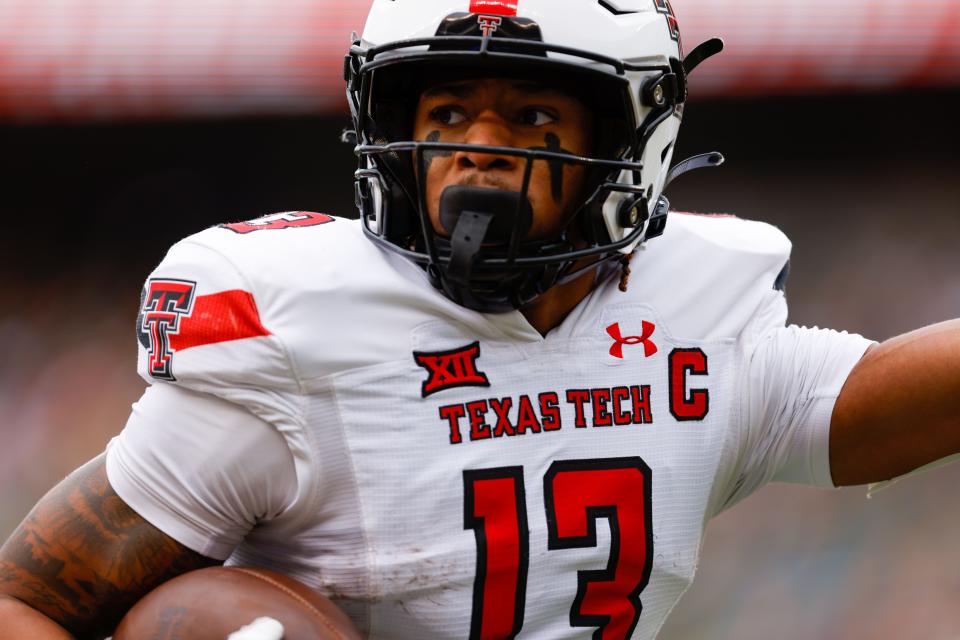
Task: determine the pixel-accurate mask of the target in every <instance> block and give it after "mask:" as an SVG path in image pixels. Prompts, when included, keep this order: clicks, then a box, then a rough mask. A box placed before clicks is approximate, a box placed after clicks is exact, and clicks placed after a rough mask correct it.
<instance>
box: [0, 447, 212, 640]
mask: <svg viewBox="0 0 960 640" xmlns="http://www.w3.org/2000/svg"><path fill="white" fill-rule="evenodd" d="M215 564H220V562H218V561H216V560H212V559H210V558H207V557H204V556H202V555H200V554H198V553H196V552H194V551H191V550H190V549H187V548H186V547H184V546H183V545H181V544H179V543H178V542H176V541H175V540H173V539H172V538H170V537H169V536H167V535H165V534H164V533H162V532H160V530H158V529H157V528H156V527H154V526H153V525H151V524H150V523H148V522H147V521H146V520H144V519H143V518H141V517H140V516H139V515H137V514H136V513H135V512H134V511H133V510H132V509H131V508H130V507H128V506H127V505H126V503H124V502H123V500H121V499H120V498H119V497H118V496H117V494H116V493H114V492H113V490H112V489H111V488H110V483H109V482H108V481H107V473H106V468H105V464H104V456H102V455H101V456H99V457H97V458H94V459H93V460H91V461H90V462H89V463H87V464H86V465H84V466H83V467H81V468H80V469H78V470H76V471H74V472H73V473H72V474H71V475H70V476H68V477H67V478H66V479H65V480H63V481H62V482H61V483H60V484H58V485H57V486H56V487H54V488H53V489H52V490H51V491H50V492H49V493H48V494H47V495H46V496H44V497H43V498H42V499H41V500H40V502H39V503H37V505H36V506H35V507H34V508H33V510H32V511H31V512H30V514H29V515H28V516H27V517H26V519H24V521H23V522H22V523H21V524H20V526H19V527H17V529H16V531H14V532H13V534H12V535H11V536H10V538H9V539H8V540H7V541H6V542H5V543H4V545H3V547H2V548H0V620H3V624H2V625H0V640H12V639H14V638H17V639H22V638H33V639H39V640H43V639H46V638H67V637H69V636H68V635H67V633H66V631H69V632H70V633H72V634H74V635H76V636H78V637H80V638H84V637H96V635H95V634H97V633H98V632H103V631H105V632H106V634H107V635H108V634H109V631H110V630H111V629H112V628H113V626H114V625H115V624H116V622H117V621H118V620H119V619H120V618H121V617H122V616H123V614H124V613H125V612H126V611H127V609H129V608H130V607H131V606H132V605H133V604H134V603H135V602H136V601H137V600H139V599H140V598H141V597H142V596H143V595H145V594H146V593H147V592H149V591H151V590H152V589H153V588H154V587H156V586H157V585H159V584H160V583H162V582H165V581H166V580H169V579H170V578H172V577H174V576H176V575H179V574H181V573H184V572H186V571H190V570H192V569H199V568H201V567H206V566H211V565H215ZM64 630H66V631H64Z"/></svg>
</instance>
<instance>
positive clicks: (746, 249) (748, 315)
mask: <svg viewBox="0 0 960 640" xmlns="http://www.w3.org/2000/svg"><path fill="white" fill-rule="evenodd" d="M790 250H791V244H790V240H789V239H787V237H786V236H785V235H784V234H783V232H782V231H780V230H779V229H778V228H776V227H774V226H773V225H770V224H767V223H764V222H756V221H752V220H743V219H740V218H737V217H734V216H719V215H718V216H711V215H691V214H682V213H680V214H678V213H671V214H670V218H669V221H668V223H667V229H666V232H665V233H664V235H663V237H662V238H657V239H655V240H652V241H651V242H650V243H649V244H648V245H645V247H644V248H643V249H641V250H640V251H639V252H638V255H637V256H636V257H635V259H634V261H633V271H634V273H635V280H633V281H632V282H631V287H630V289H631V299H635V300H638V301H639V300H642V301H644V302H647V303H650V304H653V305H654V306H655V308H656V309H657V312H658V313H659V314H660V315H661V316H664V318H663V319H664V320H665V321H667V323H668V325H669V326H670V327H671V328H672V331H673V332H674V333H675V334H677V337H683V338H688V339H716V338H736V337H737V336H739V335H740V334H741V332H742V331H743V330H744V328H746V326H747V325H748V324H749V323H750V321H751V319H752V318H753V317H754V316H755V314H756V312H757V310H758V308H759V307H760V306H761V304H762V303H763V302H764V300H766V299H768V298H769V296H770V295H771V294H774V293H775V292H776V291H778V290H782V289H783V284H784V281H785V280H786V273H788V271H787V265H788V263H789V261H790Z"/></svg>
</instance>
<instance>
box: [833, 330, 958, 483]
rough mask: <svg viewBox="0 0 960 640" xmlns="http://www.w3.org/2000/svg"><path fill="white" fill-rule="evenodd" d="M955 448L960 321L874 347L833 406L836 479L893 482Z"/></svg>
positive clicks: (841, 481)
mask: <svg viewBox="0 0 960 640" xmlns="http://www.w3.org/2000/svg"><path fill="white" fill-rule="evenodd" d="M955 453H960V320H952V321H949V322H943V323H941V324H936V325H932V326H929V327H925V328H923V329H919V330H917V331H913V332H911V333H907V334H904V335H902V336H898V337H896V338H892V339H890V340H887V341H886V342H884V343H882V344H880V345H877V346H875V347H873V348H872V349H870V350H869V351H868V352H867V353H866V355H864V357H863V359H862V360H861V361H860V362H859V363H858V364H857V366H856V367H854V369H853V371H852V372H851V373H850V376H849V378H847V381H846V383H845V384H844V387H843V390H842V391H841V392H840V396H839V397H838V398H837V403H836V405H835V407H834V411H833V419H832V421H831V425H830V469H831V473H832V474H833V481H834V483H835V484H836V485H838V486H839V485H852V484H865V483H868V482H879V481H882V480H888V479H890V478H893V477H895V476H899V475H903V474H905V473H908V472H910V471H912V470H914V469H916V468H918V467H921V466H923V465H925V464H928V463H930V462H933V461H935V460H939V459H941V458H945V457H947V456H950V455H953V454H955Z"/></svg>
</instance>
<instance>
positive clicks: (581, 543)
mask: <svg viewBox="0 0 960 640" xmlns="http://www.w3.org/2000/svg"><path fill="white" fill-rule="evenodd" d="M650 475H651V473H650V468H649V467H648V466H647V465H646V463H644V462H643V460H641V459H640V458H638V457H633V458H606V459H599V460H564V461H558V462H554V463H553V464H552V465H550V469H548V470H547V473H546V475H545V476H544V478H543V495H544V506H545V509H546V517H547V536H548V539H547V548H548V549H550V550H555V549H572V548H580V547H595V546H597V520H598V519H599V518H606V519H607V520H608V521H609V523H610V532H611V541H610V559H609V561H608V562H607V567H606V568H605V569H600V570H592V571H579V572H578V575H577V585H578V587H577V596H576V598H575V599H574V601H573V606H572V607H571V609H570V625H571V626H574V627H596V628H597V631H596V632H595V633H594V635H593V637H594V638H597V639H600V640H621V639H623V638H628V637H630V634H631V633H633V630H634V629H635V628H636V626H637V622H638V621H639V619H640V612H641V609H642V607H641V604H640V593H641V592H642V591H643V589H644V588H645V587H646V586H647V583H648V582H649V581H650V571H651V568H652V566H653V531H652V527H651V521H652V515H651V506H650ZM463 480H464V494H465V495H464V498H465V500H464V528H466V529H472V530H473V532H474V535H475V536H476V539H477V575H476V578H475V581H474V585H473V615H472V618H471V625H470V638H471V640H494V639H500V638H513V637H515V636H516V635H517V634H518V633H519V632H520V629H521V627H522V626H523V614H524V606H525V603H526V587H527V567H528V558H529V549H530V541H529V531H528V528H527V505H526V495H525V492H524V484H523V468H522V467H500V468H497V469H482V470H470V471H464V472H463Z"/></svg>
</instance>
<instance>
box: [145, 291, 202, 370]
mask: <svg viewBox="0 0 960 640" xmlns="http://www.w3.org/2000/svg"><path fill="white" fill-rule="evenodd" d="M196 290H197V283H196V282H191V281H189V280H173V279H155V280H149V281H148V282H147V286H146V287H145V288H144V290H143V302H142V304H141V305H140V318H139V320H138V322H137V325H138V326H137V329H138V333H139V334H140V342H141V343H142V344H143V346H144V347H146V349H147V371H148V372H149V373H150V375H151V376H152V377H154V378H157V379H158V380H168V381H170V382H173V381H175V380H176V378H175V377H173V372H172V370H171V361H172V356H173V349H172V348H171V347H170V336H171V335H174V334H177V333H178V332H179V331H180V321H181V319H182V318H185V317H189V316H190V314H191V313H192V311H193V301H194V293H195V292H196Z"/></svg>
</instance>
